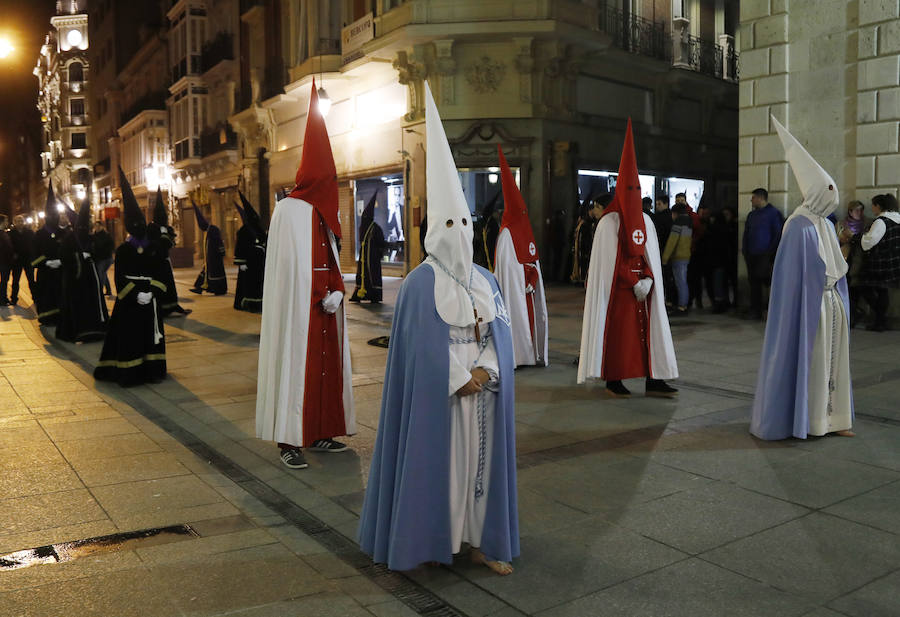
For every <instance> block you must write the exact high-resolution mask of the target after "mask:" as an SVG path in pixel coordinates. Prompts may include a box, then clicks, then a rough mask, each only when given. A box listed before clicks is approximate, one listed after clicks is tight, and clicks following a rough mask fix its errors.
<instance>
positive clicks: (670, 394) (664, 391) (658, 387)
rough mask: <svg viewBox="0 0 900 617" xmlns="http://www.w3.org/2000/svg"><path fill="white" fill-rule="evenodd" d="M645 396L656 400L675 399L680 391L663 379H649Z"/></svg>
mask: <svg viewBox="0 0 900 617" xmlns="http://www.w3.org/2000/svg"><path fill="white" fill-rule="evenodd" d="M645 394H646V395H647V396H653V397H656V398H674V397H675V396H676V395H677V394H678V390H677V389H676V388H673V387H672V386H670V385H669V384H667V383H666V382H664V381H663V380H662V379H649V378H648V379H647V386H646V392H645Z"/></svg>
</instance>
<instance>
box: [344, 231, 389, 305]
mask: <svg viewBox="0 0 900 617" xmlns="http://www.w3.org/2000/svg"><path fill="white" fill-rule="evenodd" d="M360 236H361V237H360V239H359V260H358V261H357V262H356V289H355V290H354V292H353V295H352V296H351V297H350V301H351V302H359V301H360V300H369V301H371V302H381V299H382V288H381V287H382V281H381V259H382V258H383V257H384V252H385V250H387V248H388V243H387V242H385V240H384V232H383V231H382V230H381V227H380V226H379V225H378V223H376V222H375V221H373V220H371V219H370V220H369V221H368V225H365V227H363V226H360Z"/></svg>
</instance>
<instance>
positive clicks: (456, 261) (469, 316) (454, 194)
mask: <svg viewBox="0 0 900 617" xmlns="http://www.w3.org/2000/svg"><path fill="white" fill-rule="evenodd" d="M425 135H426V156H427V158H426V163H425V181H426V188H427V206H428V230H427V232H426V234H425V250H426V251H428V261H431V262H432V263H431V266H432V268H433V269H434V273H435V274H434V276H435V278H434V299H435V306H436V307H437V311H438V314H440V316H441V319H443V320H444V321H445V322H446V323H448V324H450V325H451V326H460V327H462V326H471V325H473V324H474V323H475V314H474V312H473V308H472V304H473V301H474V303H475V308H476V309H477V310H478V317H479V318H481V320H482V321H483V322H485V323H487V322H490V321H492V320H493V319H494V302H493V293H492V292H491V285H490V282H488V280H487V279H486V278H485V277H484V276H483V275H482V274H481V273H479V272H477V271H475V272H473V264H472V238H473V231H472V216H471V213H470V212H469V206H468V204H467V202H466V197H465V195H464V194H463V190H462V184H460V181H459V172H458V171H457V170H456V164H455V163H454V162H453V155H452V154H451V152H450V144H449V143H448V141H447V135H446V134H445V133H444V125H443V124H442V123H441V117H440V116H439V115H438V110H437V106H436V105H435V104H434V98H433V97H432V96H431V89H430V88H429V87H428V83H427V82H426V83H425ZM434 262H438V263H434ZM445 270H446V271H445ZM447 272H449V274H448V273H447ZM464 286H465V287H466V288H468V291H469V292H470V293H471V297H470V293H467V292H466V289H465V288H464Z"/></svg>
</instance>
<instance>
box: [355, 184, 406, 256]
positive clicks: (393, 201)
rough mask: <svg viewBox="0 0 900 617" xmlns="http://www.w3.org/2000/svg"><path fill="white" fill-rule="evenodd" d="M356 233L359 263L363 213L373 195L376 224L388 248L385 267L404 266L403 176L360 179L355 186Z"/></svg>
mask: <svg viewBox="0 0 900 617" xmlns="http://www.w3.org/2000/svg"><path fill="white" fill-rule="evenodd" d="M354 184H355V187H354V188H355V193H354V205H355V207H354V215H355V216H354V221H355V222H354V226H353V227H354V231H355V232H356V236H355V237H356V242H354V246H355V247H356V254H355V257H356V259H359V237H360V232H361V231H365V230H361V229H360V221H361V218H362V213H363V210H364V209H365V207H366V204H368V203H369V200H370V199H371V198H372V195H374V194H377V196H376V197H375V203H376V205H375V223H376V224H377V225H378V226H379V227H380V228H381V233H382V235H383V236H384V239H385V241H386V242H387V243H388V245H389V249H388V250H387V251H386V252H385V255H384V257H383V259H382V261H383V262H384V263H387V264H396V265H403V264H405V263H406V232H405V229H404V225H403V221H404V208H405V206H406V204H405V197H406V195H405V192H404V187H403V175H402V174H399V173H397V174H391V175H386V176H379V177H375V178H361V179H359V180H357V181H356V182H355V183H354Z"/></svg>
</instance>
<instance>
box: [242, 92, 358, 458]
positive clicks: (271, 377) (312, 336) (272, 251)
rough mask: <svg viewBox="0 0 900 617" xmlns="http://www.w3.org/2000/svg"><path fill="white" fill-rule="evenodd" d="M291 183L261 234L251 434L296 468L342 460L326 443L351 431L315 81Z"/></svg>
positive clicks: (331, 179)
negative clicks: (309, 457)
mask: <svg viewBox="0 0 900 617" xmlns="http://www.w3.org/2000/svg"><path fill="white" fill-rule="evenodd" d="M296 182H297V186H296V188H294V190H293V191H291V193H290V194H289V195H288V196H287V197H285V198H284V199H282V200H281V201H279V202H278V203H277V204H276V205H275V212H274V214H273V215H272V221H271V224H270V226H269V237H268V247H267V255H266V267H265V268H266V269H265V277H264V287H263V314H262V326H261V329H260V341H259V378H258V385H257V393H256V436H257V437H259V438H260V439H266V440H271V441H276V442H278V445H279V447H281V449H282V461H283V462H284V464H285V465H287V466H288V467H291V468H302V467H305V466H306V464H305V461H303V460H302V459H300V457H298V456H297V451H298V450H299V448H300V447H301V446H302V447H309V448H310V449H312V450H317V451H325V452H340V451H342V450H346V446H344V445H343V444H341V443H340V442H336V441H334V440H333V439H332V438H333V437H336V436H339V435H352V434H354V433H355V432H356V417H355V415H354V411H353V394H352V374H351V367H350V340H349V337H348V334H347V323H346V317H345V314H344V302H343V299H344V286H343V282H342V279H341V271H340V268H339V266H338V264H339V258H338V249H337V243H336V239H337V238H340V235H341V227H340V221H339V215H338V189H337V177H336V172H335V166H334V158H333V156H332V153H331V144H330V142H329V140H328V132H327V129H326V127H325V120H324V118H323V117H322V114H321V112H320V111H319V107H318V95H317V93H316V88H315V82H313V86H312V94H311V96H310V103H309V113H308V115H307V122H306V135H305V137H304V139H303V154H302V159H301V162H300V168H299V169H298V171H297V178H296Z"/></svg>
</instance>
